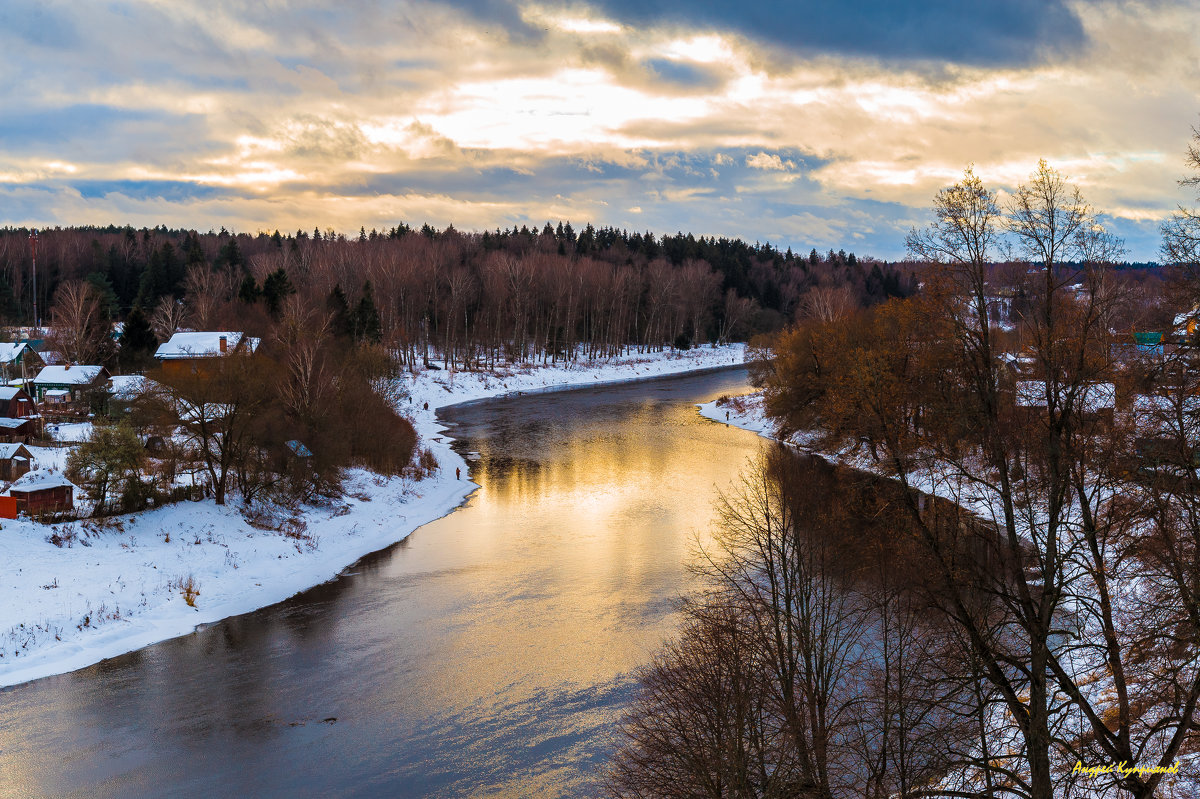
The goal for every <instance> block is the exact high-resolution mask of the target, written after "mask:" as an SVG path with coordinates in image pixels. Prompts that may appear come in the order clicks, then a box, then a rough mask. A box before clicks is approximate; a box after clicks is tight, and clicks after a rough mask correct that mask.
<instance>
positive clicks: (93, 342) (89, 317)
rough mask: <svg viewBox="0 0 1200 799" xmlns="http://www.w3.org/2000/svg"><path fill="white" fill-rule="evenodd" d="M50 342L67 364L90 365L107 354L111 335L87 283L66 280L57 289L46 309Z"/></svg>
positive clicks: (96, 295) (91, 289) (110, 350)
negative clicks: (47, 310) (48, 314)
mask: <svg viewBox="0 0 1200 799" xmlns="http://www.w3.org/2000/svg"><path fill="white" fill-rule="evenodd" d="M50 319H51V322H50V325H51V328H52V329H51V333H50V342H51V345H52V346H53V347H54V348H55V349H57V350H58V351H59V352H61V353H62V355H63V357H64V358H66V360H67V361H68V362H69V363H82V364H92V363H96V362H98V361H100V360H101V359H102V358H103V357H107V356H108V355H111V352H112V345H111V341H112V336H111V331H110V330H108V329H107V324H106V317H105V315H104V314H103V313H102V309H101V307H100V295H99V294H98V293H97V292H96V290H95V288H93V287H92V286H91V285H90V284H88V283H85V282H83V281H81V280H70V281H67V282H66V283H63V284H62V285H60V286H59V287H58V291H56V292H55V294H54V305H53V307H52V308H51V309H50Z"/></svg>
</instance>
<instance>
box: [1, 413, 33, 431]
mask: <svg viewBox="0 0 1200 799" xmlns="http://www.w3.org/2000/svg"><path fill="white" fill-rule="evenodd" d="M29 422H30V420H29V419H9V418H8V417H6V416H0V430H19V429H20V428H22V427H24V426H25V425H27V424H29Z"/></svg>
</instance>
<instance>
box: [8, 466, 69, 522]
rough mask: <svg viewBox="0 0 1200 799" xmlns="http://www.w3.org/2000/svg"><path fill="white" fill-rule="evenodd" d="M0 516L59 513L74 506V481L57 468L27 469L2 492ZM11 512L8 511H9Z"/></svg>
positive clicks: (12, 516) (13, 516)
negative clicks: (58, 471) (30, 470)
mask: <svg viewBox="0 0 1200 799" xmlns="http://www.w3.org/2000/svg"><path fill="white" fill-rule="evenodd" d="M5 497H11V499H9V500H8V501H7V502H0V516H6V517H7V518H15V517H16V515H17V514H19V513H26V514H28V515H30V516H37V515H38V514H40V513H57V512H61V511H67V510H72V509H73V508H74V507H75V484H74V483H72V482H71V481H70V480H68V479H67V478H65V477H63V476H62V475H61V474H58V473H57V472H49V471H45V470H43V469H38V470H36V471H32V472H28V473H27V474H25V475H22V476H21V477H20V478H18V479H17V481H16V482H14V483H13V484H12V485H11V486H9V487H8V490H7V491H5V492H4V493H3V494H0V500H3V499H4V498H5ZM10 513H11V515H8V514H10Z"/></svg>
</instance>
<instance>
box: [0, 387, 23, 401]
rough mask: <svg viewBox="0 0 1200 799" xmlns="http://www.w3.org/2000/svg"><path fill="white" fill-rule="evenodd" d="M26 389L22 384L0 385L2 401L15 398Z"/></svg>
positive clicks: (0, 398) (0, 399)
mask: <svg viewBox="0 0 1200 799" xmlns="http://www.w3.org/2000/svg"><path fill="white" fill-rule="evenodd" d="M24 390H25V389H23V388H21V387H20V386H0V401H3V400H10V399H13V398H14V397H16V396H17V395H18V394H20V393H21V392H23V391H24Z"/></svg>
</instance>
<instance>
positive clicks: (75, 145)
mask: <svg viewBox="0 0 1200 799" xmlns="http://www.w3.org/2000/svg"><path fill="white" fill-rule="evenodd" d="M0 70H2V73H0V74H3V75H4V80H3V81H0V225H3V224H14V225H21V224H33V225H38V226H46V225H70V224H107V223H110V222H111V223H118V224H124V223H130V224H134V225H155V224H166V225H169V226H183V227H190V228H198V229H201V230H206V229H209V228H217V227H220V226H222V225H224V226H226V227H229V228H231V229H235V230H239V231H246V232H255V231H258V230H274V229H276V228H278V229H281V230H285V231H286V230H295V229H297V228H300V227H303V228H305V229H311V228H313V227H314V226H319V227H321V228H322V229H325V228H330V227H331V228H334V229H336V230H339V231H342V232H350V231H357V230H358V228H359V226H360V225H365V226H366V227H367V228H368V229H369V228H371V227H373V226H374V227H379V228H384V227H389V226H391V225H393V224H395V223H396V222H398V221H401V220H404V221H408V222H410V223H415V224H418V225H419V224H420V223H422V222H426V221H428V222H430V223H432V224H435V225H438V226H443V225H445V224H447V223H453V224H454V225H455V226H456V227H458V228H460V229H468V230H479V229H483V228H496V227H508V226H511V225H514V224H516V225H520V224H538V225H540V224H542V223H544V222H545V221H546V220H548V219H549V220H559V219H563V220H570V221H571V222H573V223H574V224H576V225H577V226H580V225H582V224H583V223H585V222H589V221H590V222H593V223H595V224H598V225H614V226H617V227H624V228H629V229H637V230H651V231H655V232H658V233H662V232H674V231H677V230H683V231H692V232H695V233H698V234H699V233H705V234H718V235H726V236H740V237H742V238H746V239H749V240H760V241H771V242H772V243H775V244H777V245H779V246H781V247H786V246H792V247H795V248H798V249H802V250H804V251H807V249H808V248H809V247H813V246H815V247H817V248H819V249H822V250H824V249H827V248H830V247H832V248H835V249H837V248H842V247H844V248H846V249H848V250H853V251H855V252H858V253H860V254H871V255H875V256H877V257H882V258H898V257H902V256H903V254H904V253H903V239H904V233H905V232H906V231H907V230H908V229H909V228H911V227H912V226H913V225H915V224H922V223H923V222H925V221H926V220H927V211H926V209H927V207H928V204H929V200H930V198H931V196H932V195H933V193H934V192H935V191H936V190H937V189H938V188H939V187H941V186H943V185H946V184H947V183H950V182H953V181H954V180H955V179H957V177H958V176H960V175H961V173H962V170H963V168H964V167H965V166H966V165H967V164H968V163H974V164H975V169H976V172H977V173H978V174H979V175H980V176H981V177H982V178H983V179H984V180H985V181H987V182H988V183H989V184H991V185H993V186H994V187H996V188H998V189H1001V190H1003V189H1004V188H1005V187H1009V188H1011V187H1013V186H1015V185H1017V184H1018V183H1019V182H1021V181H1022V180H1024V179H1025V178H1027V177H1028V175H1029V173H1030V172H1031V171H1032V170H1033V169H1034V168H1035V166H1036V164H1037V160H1038V158H1042V157H1044V158H1046V159H1047V160H1048V161H1049V162H1050V164H1051V165H1052V166H1054V167H1056V168H1057V169H1059V170H1060V171H1061V172H1063V173H1064V174H1066V175H1067V176H1069V177H1070V178H1071V179H1072V180H1073V181H1074V182H1075V183H1077V184H1078V185H1079V186H1080V187H1081V188H1082V189H1083V191H1084V193H1085V196H1086V197H1087V199H1088V200H1089V201H1090V202H1091V203H1092V204H1093V205H1094V206H1095V207H1096V208H1097V209H1098V210H1101V211H1104V212H1106V213H1107V214H1108V215H1109V221H1110V223H1111V226H1112V227H1113V228H1114V229H1115V230H1116V231H1117V232H1118V233H1120V234H1121V235H1123V236H1124V237H1125V238H1126V240H1127V242H1128V245H1129V251H1130V253H1129V254H1130V256H1131V257H1132V258H1136V259H1154V258H1156V257H1157V256H1158V234H1157V229H1158V225H1159V223H1160V221H1161V220H1162V218H1163V217H1164V216H1165V215H1167V214H1169V213H1170V212H1171V210H1172V209H1174V208H1175V206H1176V205H1177V204H1179V203H1183V202H1189V201H1190V200H1192V199H1194V198H1191V197H1189V196H1188V195H1187V193H1186V192H1185V191H1183V190H1181V189H1180V188H1179V187H1178V185H1177V181H1178V180H1179V179H1180V178H1181V177H1183V173H1184V164H1183V154H1184V150H1185V147H1186V145H1187V141H1188V137H1189V136H1190V135H1191V128H1192V126H1193V125H1194V124H1197V123H1200V11H1197V9H1196V6H1195V4H1194V2H1193V0H1181V1H1180V2H1177V3H1176V2H1170V1H1169V0H1164V1H1163V2H1158V1H1157V0H1145V1H1144V2H1065V1H1064V0H1004V1H1003V2H991V1H989V2H973V0H927V1H926V2H912V3H909V4H901V3H899V2H893V1H892V0H852V1H848V2H839V3H834V2H817V1H816V0H771V1H770V2H756V0H749V1H745V0H743V2H721V1H720V0H664V1H663V2H653V1H651V2H646V0H593V2H573V1H572V0H568V1H567V2H554V1H553V0H551V1H550V2H524V1H523V0H456V1H454V2H441V3H424V2H387V1H386V0H339V2H336V3H334V2H316V1H315V0H204V1H203V2H200V0H196V1H195V2H182V1H181V0H108V1H107V2H99V0H97V2H84V3H80V2H56V1H55V0H50V2H47V1H46V0H4V2H3V3H2V4H0Z"/></svg>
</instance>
